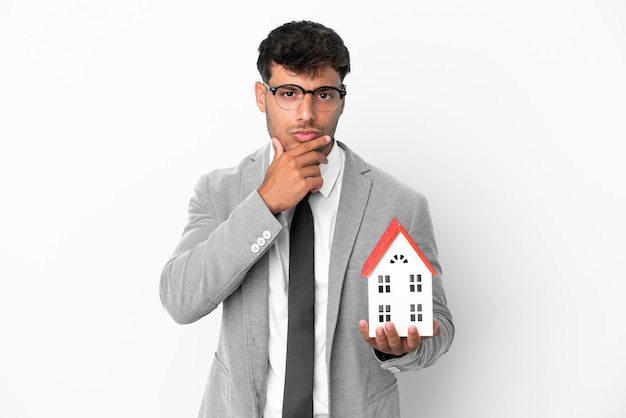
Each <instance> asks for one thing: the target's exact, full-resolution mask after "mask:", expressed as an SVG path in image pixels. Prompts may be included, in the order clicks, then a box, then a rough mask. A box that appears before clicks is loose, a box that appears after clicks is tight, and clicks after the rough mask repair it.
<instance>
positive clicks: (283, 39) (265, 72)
mask: <svg viewBox="0 0 626 418" xmlns="http://www.w3.org/2000/svg"><path fill="white" fill-rule="evenodd" d="M274 63H275V64H278V65H282V66H283V67H285V69H286V70H288V71H292V72H294V73H296V74H307V75H309V76H311V77H314V76H316V75H317V74H318V71H319V70H320V69H321V68H322V67H324V66H326V65H330V66H332V67H333V68H334V69H335V70H336V71H337V72H338V73H339V76H340V77H341V81H343V79H344V77H345V76H346V75H347V74H348V73H349V72H350V54H349V53H348V48H346V46H345V45H344V43H343V40H342V39H341V37H340V36H339V35H338V34H337V33H336V32H335V31H334V30H332V29H330V28H327V27H326V26H324V25H322V24H320V23H316V22H311V21H307V20H302V21H292V22H289V23H285V24H284V25H282V26H280V27H277V28H276V29H274V30H272V31H271V32H270V33H269V35H268V36H267V38H265V39H264V40H263V41H262V42H261V44H260V45H259V58H258V60H257V69H258V70H259V73H260V74H261V77H262V78H263V81H265V82H267V81H268V80H269V79H270V77H271V75H272V74H271V72H272V64H274Z"/></svg>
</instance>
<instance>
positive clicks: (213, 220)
mask: <svg viewBox="0 0 626 418" xmlns="http://www.w3.org/2000/svg"><path fill="white" fill-rule="evenodd" d="M257 67H258V70H259V72H260V74H261V77H262V80H263V81H262V82H261V81H259V82H257V83H256V84H255V86H254V88H255V93H256V103H257V106H258V107H259V109H260V110H261V112H264V113H265V115H266V120H267V128H268V131H269V136H270V138H271V142H270V143H268V144H266V145H265V146H263V147H262V148H261V149H259V150H257V151H256V152H254V153H253V154H251V155H249V156H248V157H247V158H245V159H244V160H243V161H242V162H241V163H240V164H239V165H238V166H237V167H234V168H230V169H219V170H215V171H213V172H211V173H209V174H207V175H204V176H203V177H202V178H201V179H200V181H199V182H198V184H197V186H196V189H195V196H194V197H193V198H192V199H191V201H190V205H189V223H188V225H187V227H186V228H185V230H184V233H183V236H182V239H181V241H180V243H179V244H178V247H177V248H176V250H175V251H174V254H173V256H172V258H171V259H170V260H169V261H168V262H167V264H166V266H165V268H164V270H163V274H162V277H161V285H160V295H161V300H162V302H163V304H164V306H165V308H166V310H167V311H168V312H169V314H170V315H171V316H172V317H173V318H174V320H175V321H177V322H179V323H189V322H193V321H196V320H198V319H200V318H202V317H203V316H204V315H207V314H209V313H210V312H212V311H213V310H214V309H215V308H216V307H218V305H219V304H222V305H223V311H222V327H221V332H220V338H219V343H218V348H217V353H216V354H215V358H214V361H213V365H212V368H211V373H210V378H209V382H208V384H207V387H206V390H205V394H204V399H203V402H202V406H201V411H200V416H201V417H226V416H229V417H241V418H250V417H265V418H270V417H281V416H284V415H282V413H283V409H284V408H286V406H285V407H284V405H286V403H287V402H290V401H291V395H286V394H287V392H286V391H287V390H288V389H292V388H294V387H295V388H299V387H300V386H301V385H300V384H299V383H298V384H285V379H286V375H287V374H288V373H287V371H286V368H287V366H286V357H287V351H288V350H287V344H288V343H287V340H288V334H289V333H291V330H289V331H288V329H289V324H288V322H289V321H291V319H289V320H288V314H289V309H288V307H289V306H290V305H289V303H288V302H289V292H290V290H289V282H290V280H293V279H290V277H289V271H290V267H294V268H295V265H296V264H298V265H299V264H301V263H304V262H305V261H307V260H298V261H297V262H296V263H293V262H292V263H291V264H292V265H291V266H290V265H289V264H290V262H289V252H290V247H289V246H290V242H289V241H290V236H289V229H290V222H291V218H292V217H293V216H294V210H295V209H294V207H295V206H296V205H297V204H298V203H299V202H300V201H301V200H302V201H306V199H308V203H309V205H310V207H311V212H312V214H313V219H314V221H313V222H314V227H315V228H314V234H312V235H313V236H312V237H311V238H312V239H313V241H314V244H313V246H314V249H315V255H314V257H313V258H314V262H313V264H314V269H315V273H314V274H315V276H314V277H315V278H314V285H315V290H314V291H311V292H310V298H311V300H314V326H315V327H314V333H315V335H314V341H315V342H314V344H312V345H314V347H313V348H314V354H312V355H313V356H314V361H311V362H312V363H313V364H314V371H313V372H312V375H313V377H312V378H311V379H313V382H314V384H313V389H312V392H313V393H312V394H310V395H309V397H312V399H313V400H312V403H310V405H312V406H308V407H307V408H308V409H307V411H308V412H307V414H306V416H309V417H310V416H311V414H314V415H315V416H316V417H317V416H320V417H326V416H328V417H341V418H345V417H359V418H362V417H377V418H378V417H388V418H393V417H399V416H400V407H399V395H398V387H397V383H396V377H395V375H394V373H397V372H400V371H405V370H417V369H420V368H423V367H427V366H430V365H432V364H434V363H435V362H436V360H437V359H438V358H439V357H440V356H441V355H442V354H444V353H445V352H446V351H447V350H448V348H449V346H450V344H451V342H452V339H453V335H454V327H453V324H452V316H451V314H450V311H449V310H448V308H447V306H446V297H445V293H444V290H443V287H442V282H441V269H440V266H439V263H438V261H437V249H436V244H435V239H434V235H433V228H432V224H431V219H430V214H429V210H428V204H427V201H426V199H425V198H424V197H423V196H422V195H420V194H419V193H417V192H415V191H413V190H412V189H411V188H409V187H408V186H406V185H405V184H403V183H401V182H399V181H398V180H396V179H394V178H392V177H391V176H389V175H388V174H386V173H384V172H383V171H381V170H379V169H377V168H375V167H372V166H371V165H368V164H367V163H366V162H365V161H363V160H362V159H361V158H360V157H359V156H357V155H356V154H355V153H354V152H353V151H352V150H350V148H348V147H347V146H346V145H345V144H343V143H341V142H338V141H337V140H335V137H334V135H335V130H336V128H337V123H338V121H339V117H340V116H341V114H342V112H343V109H344V106H345V102H346V95H345V91H346V90H345V89H346V87H345V85H344V84H343V80H344V77H345V76H346V75H347V74H348V73H349V71H350V59H349V54H348V50H347V48H346V47H345V46H344V43H343V41H342V39H341V38H340V37H339V36H338V35H337V34H336V33H335V32H334V31H333V30H331V29H329V28H326V27H325V26H323V25H321V24H318V23H314V22H308V21H299V22H290V23H286V24H285V25H282V26H280V27H278V28H276V29H275V30H273V31H272V32H270V34H269V35H268V37H267V38H266V39H265V40H264V41H263V42H262V43H261V44H260V46H259V58H258V61H257ZM309 196H310V197H309ZM303 199H304V200H303ZM394 217H397V218H398V219H399V221H400V222H401V223H402V224H403V226H404V227H405V228H406V229H407V231H408V233H409V234H410V235H411V237H412V238H413V240H414V241H415V242H416V243H417V245H418V246H419V247H420V249H421V251H422V252H423V253H424V255H425V256H426V257H427V258H428V260H429V261H430V263H431V264H432V266H433V267H434V269H435V270H436V273H437V275H436V276H435V278H434V279H433V306H434V318H435V321H436V332H435V336H434V337H433V338H421V337H420V336H419V334H418V332H417V329H416V328H415V327H414V326H411V327H410V328H409V329H408V336H407V337H402V338H401V337H400V336H399V333H398V332H397V331H396V329H395V327H394V324H393V323H391V322H388V323H386V324H385V326H384V327H379V328H378V329H377V330H376V337H375V338H369V329H368V324H367V322H366V321H365V320H364V318H367V312H368V307H367V300H368V299H367V283H366V280H365V279H363V278H361V277H360V272H361V268H362V266H363V264H364V262H365V261H366V259H367V257H368V256H369V254H370V253H371V251H372V250H373V248H374V246H375V245H376V243H377V242H378V240H379V239H380V237H381V235H382V234H383V232H384V231H385V229H386V227H387V226H388V224H389V222H390V221H391V220H392V219H393V218H394ZM291 251H293V250H291ZM313 293H314V294H313ZM294 312H295V310H294ZM294 321H295V320H294ZM289 338H290V337H289ZM311 362H309V361H307V360H303V361H301V365H306V364H308V363H311ZM306 379H307V377H305V376H302V381H303V382H304V381H305V380H306ZM296 416H297V417H298V418H301V417H302V416H304V415H299V414H296Z"/></svg>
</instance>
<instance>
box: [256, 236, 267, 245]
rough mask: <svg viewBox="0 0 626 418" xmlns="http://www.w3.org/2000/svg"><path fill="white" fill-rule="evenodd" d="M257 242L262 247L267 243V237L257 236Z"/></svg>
mask: <svg viewBox="0 0 626 418" xmlns="http://www.w3.org/2000/svg"><path fill="white" fill-rule="evenodd" d="M256 243H257V244H259V245H260V246H261V247H262V246H264V245H265V238H261V237H259V238H257V240H256Z"/></svg>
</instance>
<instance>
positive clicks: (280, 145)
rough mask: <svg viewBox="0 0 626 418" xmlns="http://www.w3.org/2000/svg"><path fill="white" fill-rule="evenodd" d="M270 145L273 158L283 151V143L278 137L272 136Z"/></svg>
mask: <svg viewBox="0 0 626 418" xmlns="http://www.w3.org/2000/svg"><path fill="white" fill-rule="evenodd" d="M272 146H273V147H274V160H275V159H277V158H278V157H280V156H281V155H282V154H284V153H285V148H284V147H283V143H282V142H280V140H279V139H278V138H272Z"/></svg>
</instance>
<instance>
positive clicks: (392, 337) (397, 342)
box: [385, 322, 402, 350]
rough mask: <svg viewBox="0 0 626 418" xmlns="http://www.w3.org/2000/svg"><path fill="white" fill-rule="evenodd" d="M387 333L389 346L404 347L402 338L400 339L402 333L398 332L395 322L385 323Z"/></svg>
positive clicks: (394, 347) (393, 347)
mask: <svg viewBox="0 0 626 418" xmlns="http://www.w3.org/2000/svg"><path fill="white" fill-rule="evenodd" d="M385 334H386V336H387V343H388V344H389V347H391V348H392V349H394V350H396V349H400V348H402V340H401V339H400V335H399V334H398V331H396V326H395V325H394V324H393V322H387V323H385Z"/></svg>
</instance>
